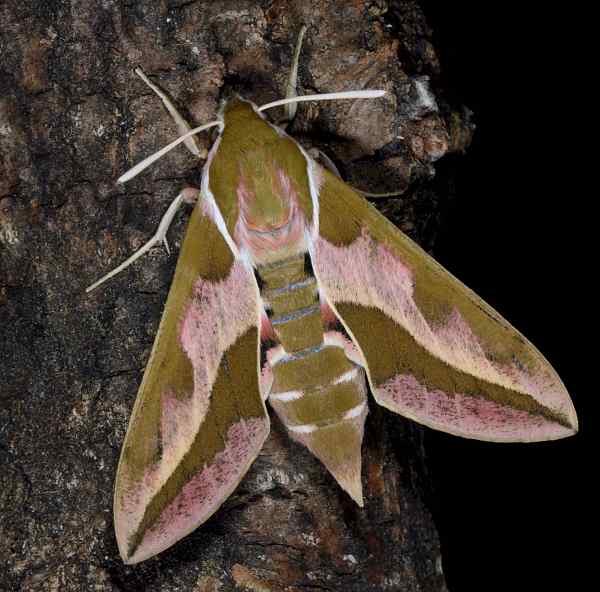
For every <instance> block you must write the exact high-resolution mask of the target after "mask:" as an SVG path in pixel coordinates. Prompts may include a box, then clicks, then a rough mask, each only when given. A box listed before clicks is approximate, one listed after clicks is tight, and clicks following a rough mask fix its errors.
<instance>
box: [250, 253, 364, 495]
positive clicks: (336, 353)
mask: <svg viewBox="0 0 600 592" xmlns="http://www.w3.org/2000/svg"><path fill="white" fill-rule="evenodd" d="M305 263H306V262H305V255H304V254H302V255H297V256H294V257H292V258H290V259H286V260H284V261H279V262H277V263H275V264H271V265H266V266H262V267H259V268H258V275H259V277H260V279H261V281H262V285H261V296H262V298H263V303H264V306H265V309H266V311H267V314H268V317H269V321H270V324H271V327H272V329H273V331H272V333H273V334H274V335H275V338H276V341H277V343H278V345H276V346H275V347H273V348H271V350H270V351H269V354H268V363H269V365H270V368H271V371H272V374H273V383H272V386H271V389H270V391H269V403H270V404H271V406H272V407H273V409H274V410H275V411H276V413H277V415H278V416H279V418H280V419H281V420H282V422H283V423H284V425H285V426H286V428H287V429H288V431H289V433H290V435H291V436H292V437H293V438H294V439H295V440H297V441H298V442H300V443H302V444H304V445H305V446H306V447H307V448H309V450H310V451H311V452H312V453H313V454H314V455H315V456H317V457H318V458H319V459H320V460H321V461H322V462H323V463H324V464H325V466H326V467H327V468H328V469H329V471H330V472H331V473H332V474H333V476H334V477H335V478H336V479H337V481H338V483H339V484H340V485H341V486H342V487H343V488H344V489H345V490H346V491H347V492H348V493H349V494H350V495H351V496H352V497H353V498H354V499H355V500H356V502H357V503H359V504H360V505H362V488H361V480H360V467H361V443H362V437H363V426H364V421H365V417H366V415H367V391H366V381H365V374H364V371H363V369H362V368H361V367H360V366H358V365H356V364H355V363H354V362H352V361H351V360H350V359H349V358H348V357H347V355H346V352H345V350H344V338H343V336H341V335H338V334H335V333H331V332H329V333H327V334H325V332H324V322H323V316H322V314H321V306H320V301H319V291H318V286H317V281H316V279H315V277H314V274H313V273H312V269H311V267H310V265H306V264H305Z"/></svg>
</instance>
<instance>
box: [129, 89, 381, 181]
mask: <svg viewBox="0 0 600 592" xmlns="http://www.w3.org/2000/svg"><path fill="white" fill-rule="evenodd" d="M383 95H385V91H384V90H348V91H342V92H335V93H324V94H320V95H303V96H300V97H289V98H287V99H280V100H278V101H273V102H272V103H267V104H266V105H262V106H261V107H259V108H258V111H266V110H267V109H271V108H272V107H279V106H280V105H289V104H290V103H302V102H305V101H338V100H340V99H377V98H379V97H382V96H383ZM218 125H223V122H222V121H211V122H210V123H205V124H204V125H201V126H200V127H196V128H194V129H193V130H190V131H189V132H188V133H187V134H184V135H183V136H180V137H179V138H177V139H176V140H175V141H173V142H171V143H170V144H168V145H167V146H165V147H164V148H161V149H160V150H159V151H158V152H155V153H154V154H152V155H150V156H148V158H144V160H142V161H141V162H139V163H138V164H136V165H135V166H134V167H133V168H130V169H129V170H128V171H127V172H126V173H124V174H123V175H121V176H120V177H119V178H118V179H117V183H127V181H130V180H131V179H133V178H134V177H135V176H136V175H139V174H140V173H141V172H142V171H143V170H144V169H146V168H148V167H149V166H150V165H151V164H152V163H153V162H156V161H157V160H158V159H159V158H161V157H162V156H164V155H165V154H166V153H167V152H170V151H171V150H173V148H175V147H176V146H179V144H181V143H182V142H185V141H186V140H187V139H188V138H189V137H190V136H193V135H194V134H198V133H200V132H203V131H204V130H207V129H210V128H211V127H216V126H218Z"/></svg>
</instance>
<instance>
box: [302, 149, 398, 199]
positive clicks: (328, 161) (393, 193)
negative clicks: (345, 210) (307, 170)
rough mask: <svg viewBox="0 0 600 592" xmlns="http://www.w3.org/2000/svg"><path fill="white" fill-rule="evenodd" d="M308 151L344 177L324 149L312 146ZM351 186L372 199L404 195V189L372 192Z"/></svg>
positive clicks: (335, 173) (336, 173)
mask: <svg viewBox="0 0 600 592" xmlns="http://www.w3.org/2000/svg"><path fill="white" fill-rule="evenodd" d="M308 153H309V155H310V156H312V158H314V159H315V160H319V161H320V162H321V164H322V165H323V166H324V167H325V168H326V169H327V170H328V171H330V172H332V173H333V174H334V175H335V176H336V177H338V178H340V179H341V178H342V175H340V171H339V170H338V168H337V167H336V166H335V164H334V162H333V160H331V158H329V156H327V154H325V153H324V152H323V151H322V150H319V149H318V148H311V149H310V150H309V151H308ZM350 187H352V189H354V191H356V192H358V193H360V194H361V195H364V196H365V197H369V198H371V199H383V198H385V197H397V196H398V195H402V194H403V193H404V191H389V192H386V193H370V192H369V191H363V190H362V189H357V188H356V187H354V186H353V185H350Z"/></svg>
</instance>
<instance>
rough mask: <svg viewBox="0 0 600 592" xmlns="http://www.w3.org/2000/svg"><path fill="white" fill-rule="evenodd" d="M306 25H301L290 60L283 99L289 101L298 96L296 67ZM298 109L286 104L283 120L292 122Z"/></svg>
mask: <svg viewBox="0 0 600 592" xmlns="http://www.w3.org/2000/svg"><path fill="white" fill-rule="evenodd" d="M307 28H308V27H307V26H306V25H302V28H301V29H300V33H298V40H297V41H296V47H295V49H294V57H293V59H292V69H291V70H290V77H289V78H288V83H287V86H286V92H285V98H286V99H291V98H292V97H297V96H298V90H297V88H296V86H297V85H298V65H299V63H300V50H301V49H302V41H303V40H304V34H305V33H306V30H307ZM297 107H298V103H297V102H294V103H288V104H287V105H286V109H285V118H286V119H287V120H288V121H292V119H294V116H295V115H296V109H297Z"/></svg>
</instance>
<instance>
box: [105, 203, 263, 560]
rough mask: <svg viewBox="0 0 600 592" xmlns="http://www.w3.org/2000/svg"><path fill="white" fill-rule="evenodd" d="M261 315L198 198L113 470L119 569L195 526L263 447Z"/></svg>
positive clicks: (241, 268) (242, 271)
mask: <svg viewBox="0 0 600 592" xmlns="http://www.w3.org/2000/svg"><path fill="white" fill-rule="evenodd" d="M205 210H206V211H205ZM259 319H260V315H259V306H258V288H257V286H256V282H255V279H254V276H253V274H252V273H251V271H249V270H248V269H247V268H246V266H245V265H244V264H242V263H241V262H240V261H238V260H236V259H235V258H234V256H233V254H232V253H231V251H230V249H229V247H228V245H227V243H226V241H225V240H224V238H223V236H222V235H221V233H220V232H219V230H218V228H217V225H216V224H215V223H214V222H213V220H212V218H211V215H210V213H209V212H208V208H206V207H205V206H203V204H202V202H199V203H198V204H197V206H196V208H195V209H194V212H193V214H192V216H191V219H190V222H189V225H188V229H187V231H186V236H185V240H184V242H183V245H182V248H181V253H180V255H179V260H178V263H177V268H176V271H175V276H174V278H173V283H172V286H171V290H170V293H169V296H168V299H167V303H166V306H165V310H164V313H163V316H162V320H161V322H160V326H159V329H158V333H157V336H156V339H155V342H154V347H153V349H152V353H151V355H150V360H149V362H148V365H147V367H146V372H145V374H144V378H143V381H142V384H141V386H140V389H139V392H138V395H137V399H136V402H135V405H134V408H133V412H132V415H131V419H130V422H129V428H128V430H127V435H126V437H125V442H124V444H123V448H122V451H121V459H120V462H119V467H118V470H117V478H116V484H115V499H114V520H115V531H116V536H117V542H118V545H119V551H120V553H121V556H122V558H123V560H124V561H125V562H126V563H137V562H139V561H143V560H144V559H147V558H149V557H151V556H153V555H155V554H157V553H160V552H161V551H163V550H164V549H166V548H167V547H169V546H171V545H172V544H173V543H175V542H176V541H177V540H179V539H180V538H182V537H183V536H185V535H187V534H188V533H190V532H191V531H192V530H194V529H195V528H196V527H197V526H199V525H200V524H202V523H203V522H204V521H205V520H206V519H207V518H209V516H211V514H213V512H215V510H216V509H217V508H218V507H219V506H220V505H221V504H222V503H223V501H225V499H226V498H227V497H228V496H229V495H230V494H231V492H232V491H233V490H234V489H235V487H236V486H237V485H238V483H239V482H240V480H241V479H242V477H243V476H244V474H245V473H246V471H247V470H248V468H249V467H250V465H251V464H252V462H253V461H254V459H255V458H256V456H257V455H258V453H259V451H260V449H261V448H262V445H263V443H264V440H265V439H266V437H267V435H268V432H269V418H268V414H267V412H266V410H265V406H264V403H263V401H262V398H261V396H260V393H259V380H258V376H259V372H258V369H259V349H258V348H259Z"/></svg>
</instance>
